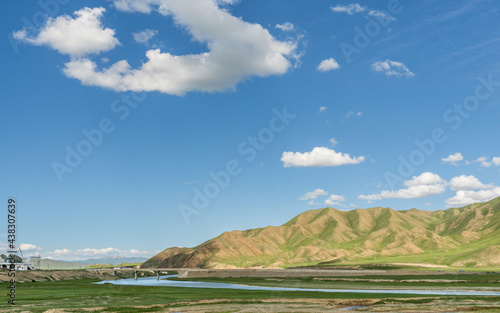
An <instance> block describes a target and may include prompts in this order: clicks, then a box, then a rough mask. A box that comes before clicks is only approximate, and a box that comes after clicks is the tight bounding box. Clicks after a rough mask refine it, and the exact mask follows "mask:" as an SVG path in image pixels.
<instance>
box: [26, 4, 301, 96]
mask: <svg viewBox="0 0 500 313" xmlns="http://www.w3.org/2000/svg"><path fill="white" fill-rule="evenodd" d="M223 2H224V3H229V4H230V3H232V2H233V1H223ZM217 3H222V2H220V1H219V2H214V1H213V0H192V1H183V0H117V1H114V5H115V7H116V8H118V9H119V10H123V11H130V12H142V13H150V12H152V11H153V10H156V11H158V12H159V13H160V14H163V15H165V16H167V15H170V16H172V18H173V21H174V22H175V23H176V24H177V25H178V26H180V27H182V28H184V29H186V30H187V31H188V32H189V34H190V35H191V36H192V38H193V40H195V41H197V42H200V43H203V44H206V46H207V51H206V52H203V53H199V54H186V55H172V54H170V53H167V52H162V51H161V50H160V49H152V50H149V51H147V52H146V57H147V60H146V61H145V62H144V63H142V65H140V66H139V67H138V68H132V67H131V66H130V65H129V63H128V61H127V60H121V61H118V62H116V63H115V64H112V65H111V66H109V67H107V68H99V67H98V66H97V64H96V63H95V62H94V61H93V60H91V59H90V58H88V57H84V58H78V59H72V60H71V61H70V62H67V63H66V64H65V68H64V69H63V72H64V73H65V75H66V76H67V77H69V78H74V79H78V80H80V81H81V82H82V84H84V85H88V86H99V87H103V88H109V89H113V90H116V91H135V92H141V91H159V92H162V93H167V94H173V95H184V94H185V93H186V92H190V91H202V92H220V91H224V90H227V89H231V88H234V87H235V86H236V85H237V84H238V83H239V82H241V81H244V80H246V79H248V78H250V77H252V76H257V77H266V76H270V75H280V74H284V73H286V72H287V71H288V70H289V69H290V68H291V67H292V62H291V60H292V61H294V62H296V63H298V62H300V55H301V54H300V53H297V52H296V50H297V45H298V41H299V40H301V39H295V40H292V39H290V40H288V41H279V40H277V39H275V38H274V37H273V36H272V35H271V34H270V33H269V31H268V30H267V29H265V28H263V27H262V26H261V25H259V24H254V23H247V22H245V21H243V20H242V19H241V18H238V17H235V16H233V15H231V14H230V13H229V11H227V10H225V9H221V8H219V7H218V6H217ZM84 10H88V12H87V11H83V12H87V13H85V14H86V16H88V15H90V17H89V19H91V20H93V21H94V23H91V24H90V25H86V24H84V23H82V24H83V25H82V27H80V28H78V30H79V31H80V32H81V33H85V34H90V33H95V36H90V37H91V38H89V39H87V38H86V37H85V39H86V40H81V38H80V39H79V40H75V39H74V38H73V39H72V38H71V36H72V35H73V32H69V31H64V32H62V33H60V34H59V37H58V38H59V39H60V40H59V41H58V43H59V45H61V46H62V47H65V45H64V43H66V42H76V41H78V43H79V44H78V49H75V48H73V49H69V48H64V49H62V48H60V49H62V50H61V51H62V52H64V51H66V52H67V53H70V54H72V55H73V56H77V55H78V56H82V55H85V54H89V53H92V52H95V53H98V52H100V51H105V50H109V49H111V48H113V47H114V46H115V45H116V44H118V41H117V40H116V39H115V38H114V37H113V35H114V31H113V30H111V29H102V27H101V25H100V23H99V20H98V17H100V16H101V15H102V12H104V9H102V8H97V9H84ZM78 12H82V11H78ZM78 12H77V13H78ZM89 12H93V13H89ZM58 19H60V18H57V19H56V20H58ZM61 19H63V20H65V21H67V20H68V19H69V18H68V17H62V18H61ZM77 20H78V19H77ZM71 21H74V20H71ZM96 21H97V22H96ZM49 26H50V25H47V26H45V28H47V27H49ZM97 26H99V27H97ZM49 28H51V27H49ZM103 34H104V35H106V36H104V35H103ZM32 40H35V42H39V43H42V42H45V41H41V39H40V40H39V39H37V38H35V39H32ZM92 40H94V41H97V43H99V45H97V44H95V45H91V44H89V42H90V43H93V41H92ZM51 44H53V43H52V42H51ZM59 45H58V46H57V47H58V50H60V49H59Z"/></svg>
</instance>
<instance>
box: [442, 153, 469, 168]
mask: <svg viewBox="0 0 500 313" xmlns="http://www.w3.org/2000/svg"><path fill="white" fill-rule="evenodd" d="M463 159H464V157H463V156H462V154H461V153H460V152H457V153H455V154H451V155H449V156H447V157H446V158H442V159H441V161H443V162H445V163H450V164H452V165H455V166H456V165H458V164H457V162H459V161H462V160H463Z"/></svg>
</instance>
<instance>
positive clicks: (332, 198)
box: [325, 195, 345, 205]
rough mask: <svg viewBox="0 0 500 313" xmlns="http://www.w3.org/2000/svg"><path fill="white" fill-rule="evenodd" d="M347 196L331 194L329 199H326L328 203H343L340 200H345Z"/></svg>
mask: <svg viewBox="0 0 500 313" xmlns="http://www.w3.org/2000/svg"><path fill="white" fill-rule="evenodd" d="M344 201H345V198H344V196H339V195H330V197H328V199H326V200H325V204H326V205H341V203H340V202H344Z"/></svg>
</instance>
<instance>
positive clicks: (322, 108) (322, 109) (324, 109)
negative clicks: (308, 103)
mask: <svg viewBox="0 0 500 313" xmlns="http://www.w3.org/2000/svg"><path fill="white" fill-rule="evenodd" d="M326 109H327V107H320V108H319V111H320V112H325V111H326Z"/></svg>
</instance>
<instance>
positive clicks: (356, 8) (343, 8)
mask: <svg viewBox="0 0 500 313" xmlns="http://www.w3.org/2000/svg"><path fill="white" fill-rule="evenodd" d="M331 9H332V11H333V12H337V13H347V14H349V15H353V14H354V13H359V12H365V11H366V10H367V7H363V6H361V5H359V4H358V3H352V4H349V5H341V4H337V5H336V6H334V7H331Z"/></svg>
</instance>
